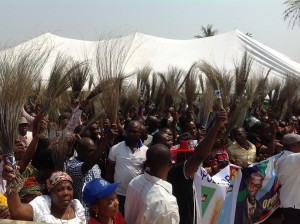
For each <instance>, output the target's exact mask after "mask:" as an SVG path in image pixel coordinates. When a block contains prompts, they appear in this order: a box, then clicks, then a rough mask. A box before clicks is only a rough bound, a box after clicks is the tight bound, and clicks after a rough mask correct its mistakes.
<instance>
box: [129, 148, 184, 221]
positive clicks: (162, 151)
mask: <svg viewBox="0 0 300 224" xmlns="http://www.w3.org/2000/svg"><path fill="white" fill-rule="evenodd" d="M146 166H147V168H146V172H145V173H144V174H142V175H140V176H138V177H135V178H134V179H133V180H132V181H131V182H130V184H129V186H128V190H127V197H126V202H125V220H126V222H127V223H128V224H150V223H151V224H173V223H174V224H175V223H179V212H178V205H177V201H176V198H175V196H173V194H172V185H171V184H170V183H168V182H167V181H166V180H167V176H168V173H169V170H170V169H171V167H172V162H171V154H170V150H169V148H168V147H166V146H165V145H162V144H156V145H153V146H151V147H150V148H149V149H148V151H147V154H146Z"/></svg>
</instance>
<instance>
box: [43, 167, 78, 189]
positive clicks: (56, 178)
mask: <svg viewBox="0 0 300 224" xmlns="http://www.w3.org/2000/svg"><path fill="white" fill-rule="evenodd" d="M61 181H70V182H71V183H73V181H72V178H71V177H70V176H69V175H68V174H67V173H65V172H62V171H54V172H53V173H52V174H51V176H50V178H49V179H48V180H46V184H47V189H48V191H49V192H50V191H51V190H52V189H53V188H54V187H55V186H56V185H57V184H58V183H60V182H61Z"/></svg>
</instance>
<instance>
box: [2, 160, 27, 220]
mask: <svg viewBox="0 0 300 224" xmlns="http://www.w3.org/2000/svg"><path fill="white" fill-rule="evenodd" d="M11 171H13V168H12V167H11V165H9V164H6V165H4V167H3V173H2V176H3V178H4V179H6V180H7V182H8V185H7V193H6V196H7V204H8V209H9V212H10V215H11V218H12V219H17V220H25V221H32V220H33V208H32V206H31V205H30V204H24V203H21V199H20V196H19V193H18V192H17V191H16V190H12V191H13V192H11V193H8V191H9V187H8V186H9V182H10V181H12V180H14V179H15V178H16V176H15V175H13V174H12V173H11Z"/></svg>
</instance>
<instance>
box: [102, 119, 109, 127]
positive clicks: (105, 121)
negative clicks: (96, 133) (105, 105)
mask: <svg viewBox="0 0 300 224" xmlns="http://www.w3.org/2000/svg"><path fill="white" fill-rule="evenodd" d="M103 127H104V128H109V127H110V121H109V119H104V121H103Z"/></svg>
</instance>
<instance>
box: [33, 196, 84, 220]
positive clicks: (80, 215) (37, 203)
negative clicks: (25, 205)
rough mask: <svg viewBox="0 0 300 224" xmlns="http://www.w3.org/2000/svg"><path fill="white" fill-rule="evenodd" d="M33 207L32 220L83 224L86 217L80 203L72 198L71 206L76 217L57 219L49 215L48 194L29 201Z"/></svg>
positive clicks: (49, 203) (49, 202) (49, 201)
mask: <svg viewBox="0 0 300 224" xmlns="http://www.w3.org/2000/svg"><path fill="white" fill-rule="evenodd" d="M29 204H30V205H31V206H32V208H33V221H36V222H46V223H65V224H66V223H68V224H85V223H86V218H85V215H84V208H83V207H82V205H81V203H80V202H79V201H78V200H77V199H74V200H72V206H73V208H74V211H75V215H76V217H75V218H74V219H70V220H64V219H58V218H55V217H54V216H53V215H51V198H50V197H49V196H48V195H42V196H38V197H36V198H35V199H33V201H31V202H30V203H29Z"/></svg>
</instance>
